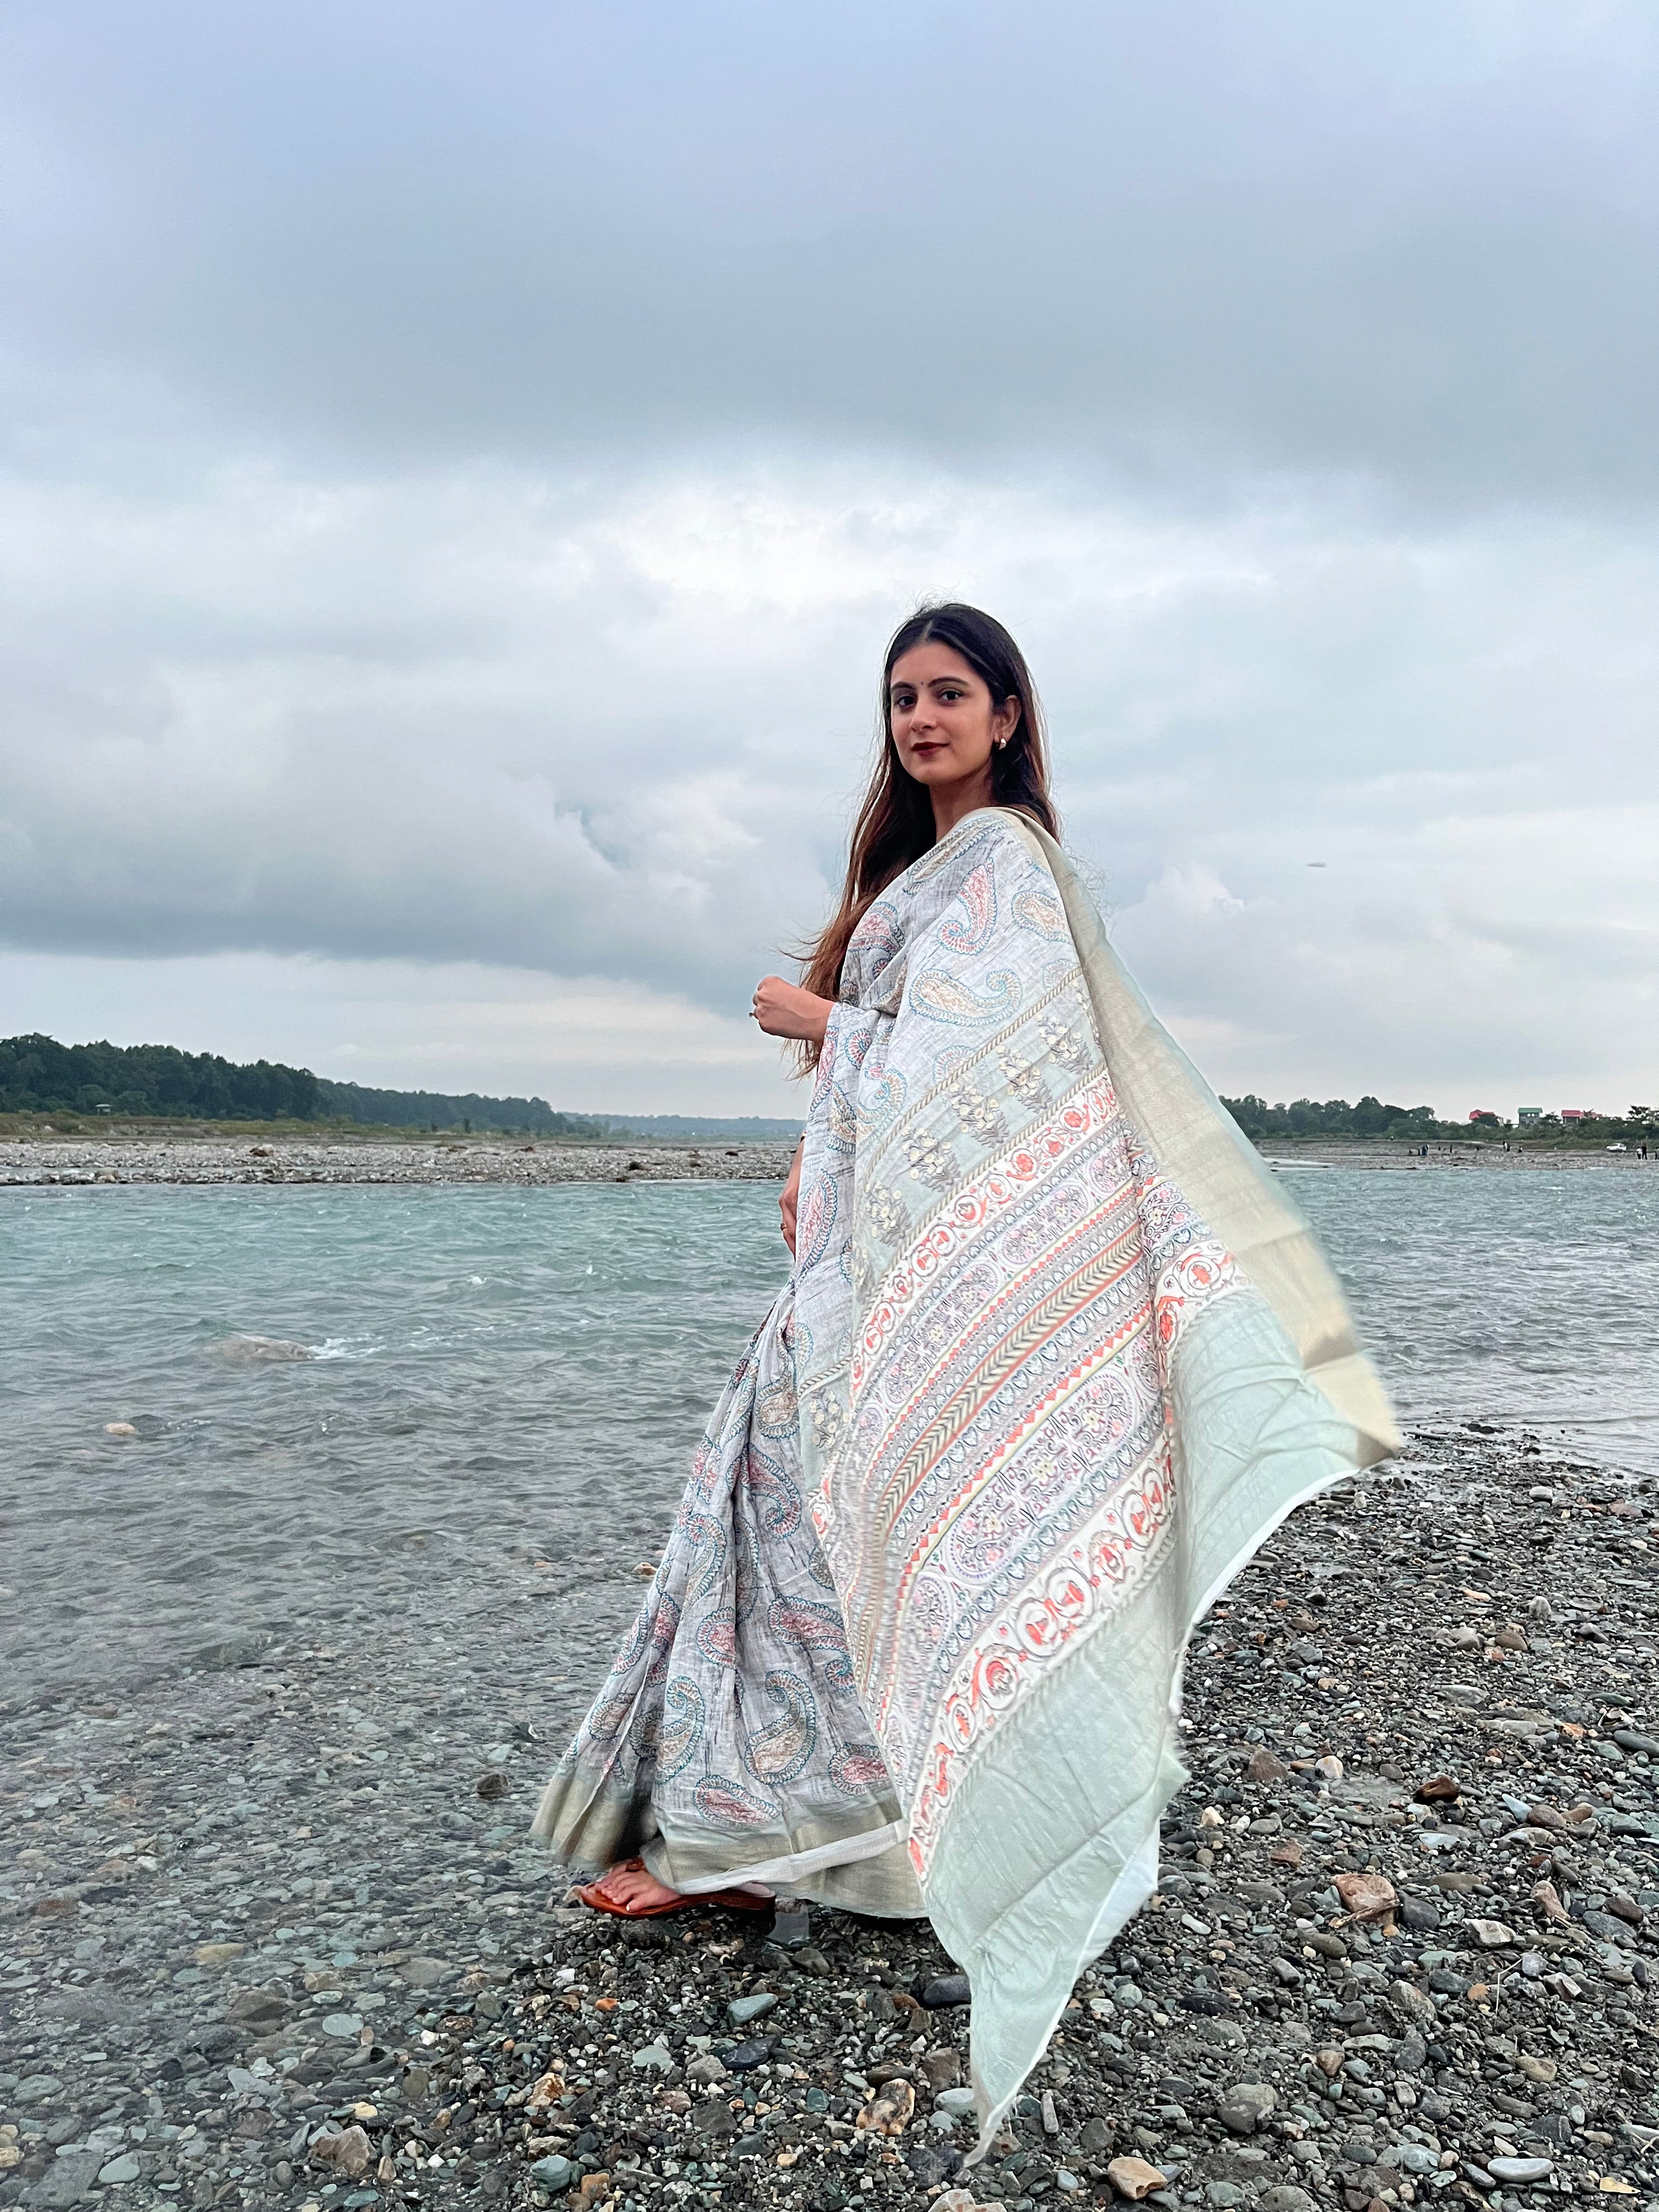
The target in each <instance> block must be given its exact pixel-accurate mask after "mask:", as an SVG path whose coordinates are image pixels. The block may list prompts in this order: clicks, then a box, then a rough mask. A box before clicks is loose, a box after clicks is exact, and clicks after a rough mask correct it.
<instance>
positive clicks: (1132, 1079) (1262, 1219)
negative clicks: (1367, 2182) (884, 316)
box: [930, 811, 1401, 2166]
mask: <svg viewBox="0 0 1659 2212" xmlns="http://www.w3.org/2000/svg"><path fill="white" fill-rule="evenodd" d="M1003 818H1004V820H1005V821H1006V822H1007V823H1009V825H1010V827H1011V828H1012V829H1013V830H1014V831H1015V834H1016V835H1017V836H1019V837H1020V838H1021V839H1022V840H1023V841H1024V842H1025V843H1026V844H1027V845H1028V847H1030V848H1035V850H1036V853H1037V854H1040V855H1041V858H1042V861H1043V863H1044V864H1045V865H1046V866H1047V868H1048V871H1049V872H1050V874H1051V875H1052V876H1053V878H1054V884H1055V886H1056V888H1057V890H1059V892H1060V899H1061V902H1062V905H1063V907H1064V909H1065V914H1066V922H1067V925H1068V927H1069V928H1070V930H1071V933H1072V938H1073V944H1074V945H1075V947H1076V951H1077V956H1078V960H1079V966H1080V968H1081V969H1082V972H1083V976H1084V981H1085V987H1086V988H1087V992H1088V995H1089V1000H1090V1004H1091V1007H1092V1009H1093V1012H1094V1018H1095V1027H1096V1032H1097V1037H1098V1041H1099V1044H1100V1048H1101V1053H1102V1056H1103V1060H1104V1061H1105V1065H1106V1067H1107V1070H1108V1072H1109V1077H1110V1079H1111V1082H1112V1085H1113V1087H1114V1089H1115V1091H1116V1093H1117V1095H1118V1097H1120V1098H1121V1101H1122V1103H1123V1105H1124V1108H1125V1109H1126V1112H1127V1115H1128V1117H1129V1119H1130V1121H1132V1122H1133V1124H1134V1126H1135V1127H1137V1128H1138V1129H1139V1132H1140V1133H1141V1134H1142V1136H1143V1138H1144V1139H1145V1140H1146V1143H1147V1144H1148V1146H1149V1147H1150V1149H1151V1151H1152V1153H1153V1154H1154V1156H1155V1157H1156V1158H1157V1159H1158V1163H1159V1165H1160V1166H1161V1167H1162V1168H1163V1169H1164V1170H1165V1171H1166V1172H1167V1173H1168V1175H1169V1176H1170V1179H1171V1181H1172V1182H1175V1183H1176V1185H1177V1186H1178V1187H1179V1188H1181V1190H1182V1193H1183V1194H1184V1195H1185V1196H1186V1198H1187V1199H1188V1200H1189V1202H1190V1203H1191V1204H1192V1206H1194V1210H1195V1211H1196V1212H1198V1213H1199V1214H1200V1215H1201V1216H1202V1218H1204V1220H1205V1221H1206V1224H1207V1225H1208V1226H1209V1227H1210V1228H1211V1230H1212V1231H1213V1232H1214V1233H1215V1234H1216V1236H1218V1237H1219V1238H1220V1239H1221V1240H1222V1241H1223V1242H1224V1243H1225V1244H1226V1246H1227V1248H1228V1249H1229V1250H1230V1252H1231V1255H1232V1256H1233V1257H1234V1259H1235V1260H1236V1261H1237V1264H1238V1267H1239V1268H1240V1270H1241V1272H1242V1273H1243V1275H1244V1276H1245V1277H1246V1279H1248V1280H1249V1283H1250V1285H1251V1286H1252V1287H1253V1288H1254V1289H1255V1291H1257V1292H1258V1293H1259V1295H1260V1297H1261V1301H1262V1303H1263V1304H1264V1305H1265V1306H1266V1307H1267V1310H1268V1312H1269V1314H1270V1315H1271V1316H1272V1317H1273V1320H1274V1321H1275V1322H1277V1323H1278V1324H1279V1328H1281V1329H1282V1330H1283V1331H1284V1333H1285V1336H1286V1337H1287V1338H1288V1339H1289V1342H1290V1346H1291V1348H1292V1349H1293V1351H1294V1352H1295V1354H1296V1356H1297V1360H1298V1361H1299V1364H1300V1367H1301V1371H1302V1374H1303V1375H1304V1376H1305V1378H1306V1381H1307V1382H1308V1383H1309V1384H1310V1385H1311V1386H1312V1387H1313V1388H1314V1389H1316V1391H1317V1392H1318V1393H1319V1395H1320V1396H1321V1398H1322V1399H1323V1401H1325V1403H1326V1405H1327V1406H1328V1407H1329V1409H1330V1411H1331V1412H1332V1413H1334V1415H1335V1416H1336V1417H1337V1419H1338V1420H1339V1421H1340V1423H1341V1424H1342V1425H1343V1426H1344V1428H1345V1429H1346V1431H1347V1435H1346V1438H1345V1439H1344V1440H1343V1443H1342V1444H1341V1446H1340V1448H1339V1449H1338V1450H1337V1451H1336V1453H1335V1455H1334V1458H1333V1459H1332V1460H1330V1461H1328V1463H1327V1464H1326V1465H1324V1466H1323V1467H1322V1468H1320V1470H1319V1472H1318V1473H1317V1474H1314V1475H1313V1476H1312V1477H1310V1479H1309V1480H1305V1481H1304V1482H1302V1483H1300V1484H1298V1485H1297V1486H1295V1487H1294V1488H1293V1490H1292V1491H1291V1492H1290V1494H1288V1495H1287V1496H1285V1497H1284V1498H1279V1499H1278V1500H1276V1501H1274V1503H1273V1505H1272V1507H1271V1509H1270V1510H1268V1511H1267V1512H1266V1513H1265V1514H1264V1516H1263V1517H1262V1518H1261V1520H1260V1521H1259V1522H1256V1523H1255V1525H1254V1526H1253V1527H1252V1528H1251V1529H1250V1531H1249V1535H1248V1537H1247V1539H1246V1541H1243V1543H1242V1544H1240V1545H1239V1546H1237V1548H1236V1549H1235V1550H1234V1551H1233V1553H1231V1556H1230V1557H1229V1558H1228V1559H1227V1560H1226V1561H1225V1564H1224V1565H1222V1566H1221V1567H1220V1569H1219V1570H1218V1571H1215V1572H1214V1573H1212V1575H1211V1576H1210V1577H1207V1578H1206V1582H1205V1583H1204V1584H1203V1585H1202V1587H1201V1590H1200V1595H1198V1596H1197V1597H1196V1598H1194V1600H1193V1601H1191V1602H1190V1603H1189V1604H1188V1606H1187V1607H1185V1608H1184V1613H1185V1618H1184V1619H1182V1620H1181V1621H1180V1623H1179V1626H1178V1629H1177V1631H1176V1635H1177V1644H1176V1665H1175V1668H1174V1671H1173V1674H1172V1678H1171V1682H1170V1694H1169V1700H1168V1710H1167V1713H1166V1717H1165V1725H1164V1739H1163V1742H1162V1744H1161V1745H1160V1746H1159V1747H1158V1759H1157V1772H1156V1775H1155V1778H1153V1779H1152V1783H1151V1785H1150V1787H1149V1788H1148V1789H1147V1790H1146V1791H1145V1792H1143V1794H1142V1796H1141V1798H1140V1799H1139V1801H1138V1802H1139V1803H1140V1804H1141V1805H1143V1806H1144V1808H1145V1811H1144V1815H1143V1816H1142V1818H1141V1819H1140V1820H1139V1821H1138V1822H1137V1823H1136V1825H1137V1826H1138V1827H1139V1836H1138V1839H1137V1840H1136V1841H1135V1842H1134V1843H1133V1844H1132V1845H1131V1846H1130V1847H1129V1848H1128V1849H1127V1851H1125V1852H1124V1853H1123V1854H1122V1855H1121V1862H1120V1865H1119V1869H1118V1871H1117V1873H1116V1875H1115V1878H1114V1879H1113V1880H1112V1881H1110V1883H1109V1887H1108V1889H1107V1892H1106V1894H1105V1895H1104V1897H1103V1900H1102V1902H1101V1904H1100V1905H1099V1907H1098V1909H1097V1911H1096V1912H1095V1914H1094V1916H1093V1917H1092V1919H1091V1922H1090V1923H1089V1925H1088V1926H1087V1928H1086V1929H1085V1930H1084V1931H1083V1932H1082V1934H1081V1937H1080V1940H1079V1941H1078V1942H1076V1943H1075V1946H1074V1957H1073V1961H1072V1965H1071V1970H1070V1972H1069V1973H1067V1974H1066V1977H1065V1978H1064V1981H1063V1985H1060V1986H1058V1987H1057V1988H1056V1994H1055V1996H1054V2002H1053V2003H1052V2005H1051V2007H1050V2008H1048V2017H1047V2018H1046V2020H1045V2021H1042V2024H1041V2027H1040V2031H1039V2032H1037V2033H1036V2034H1035V2035H1034V2037H1033V2038H1032V2039H1031V2042H1030V2051H1031V2056H1030V2060H1029V2063H1027V2065H1026V2067H1025V2068H1024V2070H1023V2071H1022V2073H1021V2075H1020V2078H1019V2080H1018V2081H1014V2082H1013V2084H1012V2087H1008V2088H1007V2089H1006V2091H1005V2092H1004V2093H1003V2094H1001V2095H1000V2096H995V2095H994V2093H992V2091H991V2090H990V2088H989V2087H988V2085H987V2082H986V2081H984V2079H983V2078H982V2076H981V2071H980V2069H979V2066H978V2063H977V2062H975V2064H974V2066H973V2069H972V2075H971V2078H972V2081H973V2086H974V2089H975V2099H976V2102H977V2105H978V2110H979V2113H980V2118H981V2129H980V2134H979V2137H978V2140H977V2141H976V2142H975V2146H974V2148H973V2150H972V2151H971V2152H970V2154H969V2157H968V2160H966V2165H967V2166H975V2165H977V2164H978V2163H979V2162H980V2161H981V2160H982V2159H983V2158H984V2156H985V2155H986V2154H987V2151H988V2150H989V2148H990V2147H991V2145H992V2142H993V2141H994V2137H995V2136H996V2132H997V2130H998V2128H999V2127H1000V2124H1001V2123H1002V2121H1003V2119H1004V2118H1005V2117H1006V2114H1007V2112H1009V2111H1010V2110H1011V2108H1012V2104H1013V2101H1014V2099H1015V2097H1016V2096H1017V2095H1018V2092H1019V2087H1020V2086H1021V2082H1022V2081H1023V2080H1024V2074H1025V2073H1028V2072H1029V2070H1030V2065H1031V2064H1035V2063H1036V2059H1037V2057H1040V2055H1041V2053H1042V2051H1043V2050H1044V2049H1045V2048H1046V2047H1047V2045H1048V2039H1049V2038H1050V2037H1051V2036H1052V2034H1053V2033H1054V2029H1055V2027H1057V2026H1058V2025H1059V2023H1060V2019H1061V2017H1062V2015H1063V2014H1064V2012H1065V2008H1066V2004H1067V2003H1068V2002H1069V2001H1070V1996H1071V1991H1072V1989H1073V1985H1074V1984H1075V1982H1076V1979H1077V1977H1078V1975H1079V1973H1080V1972H1082V1971H1083V1969H1084V1967H1085V1966H1086V1965H1087V1964H1088V1963H1089V1962H1090V1961H1091V1960H1092V1959H1094V1958H1096V1957H1097V1956H1098V1955H1099V1954H1100V1953H1101V1951H1103V1949H1104V1948H1106V1946H1107V1945H1108V1944H1109V1943H1110V1942H1112V1941H1113V1939H1114V1938H1115V1936H1117V1935H1118V1934H1119V1933H1120V1932H1121V1929H1123V1928H1124V1927H1125V1926H1126V1925H1127V1923H1128V1921H1129V1920H1130V1919H1131V1918H1132V1917H1133V1915H1134V1913H1135V1912H1137V1911H1139V1909H1140V1907H1141V1906H1142V1905H1145V1904H1146V1901H1147V1899H1149V1898H1150V1897H1151V1896H1152V1895H1153V1894H1154V1893H1155V1891H1156V1888H1157V1880H1158V1833H1159V1829H1158V1823H1159V1820H1160V1818H1161V1815H1162V1814H1163V1811H1164V1807H1165V1806H1166V1805H1167V1804H1168V1803H1169V1802H1170V1799H1171V1798H1172V1797H1173V1796H1175V1795H1176V1793H1177V1792H1178V1791H1179V1790H1181V1789H1182V1787H1183V1786H1184V1785H1185V1784H1186V1782H1187V1780H1188V1775H1187V1772H1186V1770H1185V1768H1184V1766H1183V1765H1182V1764H1181V1761H1180V1759H1179V1757H1178V1755H1177V1753H1176V1743H1177V1741H1178V1737H1179V1727H1178V1723H1179V1719H1180V1715H1181V1710H1182V1691H1183V1682H1184V1675H1185V1668H1186V1658H1187V1652H1188V1646H1189V1644H1190V1639H1191V1637H1192V1633H1193V1631H1194V1628H1195V1627H1196V1626H1197V1625H1198V1623H1199V1622H1200V1620H1202V1619H1203V1618H1204V1616H1205V1614H1206V1613H1208V1611H1209V1610H1210V1608H1211V1607H1212V1605H1213V1604H1214V1603H1215V1602H1216V1601H1217V1599H1218V1597H1219V1596H1220V1595H1222V1594H1223V1592H1225V1589H1227V1588H1228V1586H1229V1585H1230V1584H1231V1583H1232V1582H1233V1581H1234V1580H1235V1579H1236V1578H1237V1576H1238V1575H1239V1574H1241V1573H1242V1572H1243V1570H1244V1569H1245V1568H1246V1567H1247V1566H1248V1565H1249V1563H1250V1561H1251V1560H1252V1559H1254V1558H1255V1555H1256V1553H1258V1552H1259V1551H1260V1550H1261V1547H1262V1546H1263V1545H1264V1544H1266V1543H1267V1541H1269V1539H1270V1538H1271V1537H1272V1536H1273V1534H1274V1532H1275V1531H1276V1530H1277V1529H1278V1528H1279V1527H1280V1526H1281V1525H1282V1523H1283V1522H1285V1520H1286V1519H1287V1518H1288V1517H1289V1516H1290V1515H1291V1513H1293V1512H1295V1511H1296V1510H1297V1509H1298V1507H1300V1506H1302V1505H1304V1504H1307V1503H1309V1502H1310V1500H1311V1499H1313V1498H1316V1497H1318V1496H1320V1495H1321V1494H1322V1492H1325V1491H1327V1490H1328V1489H1330V1488H1331V1487H1332V1486H1334V1484H1336V1483H1338V1482H1340V1481H1342V1480H1345V1479H1346V1478H1347V1477H1348V1476H1349V1475H1351V1474H1353V1473H1355V1472H1357V1471H1358V1469H1360V1468H1365V1467H1368V1466H1371V1465H1374V1464H1376V1462H1378V1461H1380V1460H1383V1459H1386V1458H1389V1457H1390V1456H1392V1455H1394V1454H1395V1453H1396V1452H1398V1451H1399V1450H1400V1449H1401V1435H1400V1432H1399V1430H1398V1428H1397V1426H1396V1425H1395V1419H1394V1416H1393V1413H1392V1410H1391V1408H1390V1407H1389V1401H1388V1398H1387V1395H1386V1393H1385V1392H1384V1390H1383V1385H1382V1383H1381V1380H1380V1378H1379V1377H1378V1376H1377V1375H1376V1370H1375V1369H1374V1368H1373V1367H1372V1365H1371V1364H1370V1360H1369V1359H1368V1358H1366V1356H1365V1354H1364V1352H1363V1351H1362V1350H1361V1349H1360V1346H1359V1344H1358V1339H1357V1337H1356V1335H1355V1334H1354V1330H1353V1327H1352V1322H1351V1321H1350V1319H1349V1316H1348V1313H1347V1309H1346V1301H1345V1300H1344V1297H1343V1295H1342V1291H1341V1290H1340V1285H1338V1284H1337V1282H1336V1279H1335V1278H1334V1275H1333V1273H1332V1272H1331V1269H1330V1267H1329V1265H1328V1262H1327V1261H1326V1259H1325V1257H1324V1255H1323V1253H1322V1251H1321V1250H1320V1249H1319V1246H1318V1244H1317V1243H1316V1239H1315V1237H1314V1236H1313V1233H1312V1231H1310V1228H1309V1227H1308V1225H1307V1224H1306V1222H1305V1221H1304V1219H1303V1218H1302V1216H1301V1214H1300V1212H1298V1211H1297V1207H1296V1206H1295V1205H1294V1204H1293V1203H1292V1201H1291V1200H1290V1198H1289V1197H1288V1195H1287V1194H1286V1193H1285V1191H1284V1189H1283V1188H1282V1186H1280V1185H1279V1183H1278V1182H1277V1179H1276V1178H1275V1176H1273V1171H1272V1170H1271V1169H1270V1168H1269V1167H1268V1166H1267V1164H1266V1163H1265V1162H1264V1161H1263V1160H1262V1158H1261V1155H1260V1153H1258V1152H1257V1151H1256V1150H1255V1146H1253V1145H1252V1144H1251V1143H1250V1141H1249V1139H1248V1138H1246V1137H1245V1136H1244V1134H1243V1132H1242V1131H1241V1130H1240V1129H1239V1128H1238V1127H1237V1123H1236V1122H1235V1121H1233V1119H1232V1116H1231V1114H1229V1112H1228V1111H1227V1109H1226V1108H1225V1106H1223V1105H1222V1103H1221V1102H1220V1100H1219V1098H1218V1097H1217V1096H1216V1095H1215V1093H1214V1091H1212V1089H1211V1088H1210V1086H1209V1085H1208V1084H1207V1083H1206V1081H1205V1079H1204V1078H1203V1077H1202V1075H1200V1073H1199V1071H1198V1070H1197V1068H1196V1067H1195V1066H1194V1065H1193V1063H1192V1061H1191V1060H1189V1058H1188V1055H1187V1054H1186V1053H1184V1052H1183V1051H1182V1048H1181V1047H1180V1046H1179V1045H1178V1044H1177V1043H1176V1041H1175V1039H1174V1038H1173V1037H1172V1036H1170V1033H1169V1031H1168V1030H1166V1029H1165V1028H1164V1025H1163V1024H1162V1023H1161V1022H1160V1021H1159V1020H1158V1018H1157V1016H1156V1015H1155V1014H1154V1013H1153V1012H1152V1007H1151V1006H1150V1005H1149V1003H1148V1001H1147V1000H1146V997H1145V995H1144V994H1143V993H1142V992H1141V990H1140V988H1139V986H1138V985H1137V984H1136V982H1135V981H1134V980H1133V977H1132V976H1131V975H1130V974H1129V973H1128V971H1127V969H1126V967H1125V966H1124V964H1123V963H1122V961H1121V958H1120V957H1119V956H1118V954H1117V952H1116V951H1115V948H1114V947H1113V945H1112V944H1111V942H1110V940H1109V938H1108V936H1107V933H1106V929H1105V925H1104V923H1103V920H1102V918H1101V915H1100V913H1099V910H1098V908H1097V905H1096V903H1095V901H1094V899H1093V897H1092V896H1091V893H1090V891H1089V890H1088V888H1087V886H1086V885H1085V883H1084V882H1083V880H1082V878H1080V876H1079V872H1078V870H1077V868H1076V867H1075V866H1074V864H1073V862H1072V860H1070V859H1069V857H1068V856H1067V855H1066V853H1065V851H1064V850H1063V849H1062V848H1061V847H1060V845H1059V844H1058V843H1057V842H1055V840H1054V838H1052V837H1050V836H1048V833H1047V832H1046V831H1044V830H1042V829H1040V828H1038V827H1037V826H1036V824H1034V823H1031V822H1030V821H1029V820H1028V819H1027V818H1026V817H1024V816H1023V815H1019V814H1017V813H1014V812H1012V811H1008V812H1005V813H1004V814H1003ZM1079 1656H1081V1655H1079ZM1059 1688H1060V1685H1059V1683H1054V1684H1050V1685H1049V1686H1048V1691H1047V1692H1044V1693H1040V1694H1049V1695H1052V1694H1054V1693H1055V1692H1058V1690H1059ZM931 1901H932V1900H930V1902H931ZM1023 1902H1024V1903H1029V1900H1024V1901H1023ZM935 1917H936V1918H937V1917H938V1915H937V1913H936V1916H935ZM1005 1917H1006V1916H1005ZM1016 1917H1032V1916H1030V1915H1029V1914H1027V1913H1024V1912H1021V1913H1018V1914H1017V1915H1016ZM940 1933H941V1934H942V1935H944V1934H945V1930H943V1929H941V1930H940ZM1038 1936H1039V1931H1038V1929H1036V1928H1033V1929H1032V1930H1031V1935H1030V1937H1029V1938H1028V1939H1026V1940H1028V1941H1030V1940H1036V1939H1038ZM947 1948H951V1946H950V1945H949V1942H948V1939H947ZM976 1948H977V1947H976ZM968 1963H970V1962H969V1961H968V1960H964V1964H968ZM1050 1984H1051V1986H1054V1978H1053V1977H1050ZM1033 2027H1036V2023H1035V2022H1034V2023H1033Z"/></svg>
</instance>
